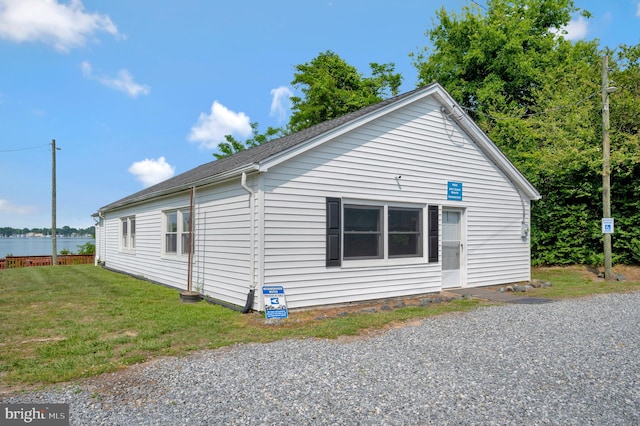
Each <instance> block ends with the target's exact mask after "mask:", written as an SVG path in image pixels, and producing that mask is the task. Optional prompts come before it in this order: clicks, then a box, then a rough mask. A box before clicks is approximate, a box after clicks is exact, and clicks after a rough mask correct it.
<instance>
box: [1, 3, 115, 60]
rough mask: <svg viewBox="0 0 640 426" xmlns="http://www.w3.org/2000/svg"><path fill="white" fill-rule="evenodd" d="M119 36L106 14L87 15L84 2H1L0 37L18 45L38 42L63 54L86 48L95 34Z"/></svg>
mask: <svg viewBox="0 0 640 426" xmlns="http://www.w3.org/2000/svg"><path fill="white" fill-rule="evenodd" d="M99 31H103V32H107V33H109V34H111V35H113V36H119V34H118V28H117V27H116V25H115V24H114V23H113V22H112V21H111V18H109V16H107V15H100V14H98V13H87V12H85V10H84V6H83V5H82V1H81V0H71V2H70V3H68V4H60V3H58V2H57V1H56V0H0V38H4V39H7V40H12V41H15V42H17V43H22V42H30V41H31V42H34V41H39V42H43V43H46V44H50V45H52V46H53V47H54V48H55V49H56V50H58V51H60V52H68V51H69V50H71V49H72V48H74V47H79V46H84V45H85V44H86V42H87V39H90V38H91V39H93V38H94V36H93V35H94V34H95V33H96V32H99Z"/></svg>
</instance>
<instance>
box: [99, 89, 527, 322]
mask: <svg viewBox="0 0 640 426" xmlns="http://www.w3.org/2000/svg"><path fill="white" fill-rule="evenodd" d="M539 198H540V195H539V194H538V192H537V191H536V189H535V188H534V187H533V186H532V185H531V184H530V183H529V182H528V181H527V180H526V179H525V178H524V176H523V175H522V174H520V172H519V171H518V170H517V169H516V168H515V167H514V166H513V165H512V164H511V163H510V162H509V161H508V160H507V158H506V157H505V156H504V155H503V154H502V153H501V152H500V150H499V149H498V148H497V147H496V146H495V145H494V143H493V142H492V141H491V140H489V138H488V137H487V136H486V135H485V134H484V133H483V132H482V131H481V130H480V129H479V128H478V126H477V125H476V124H475V123H474V122H473V121H472V120H471V119H470V118H469V116H468V115H467V114H465V113H464V111H463V110H462V109H461V107H460V106H459V105H458V104H457V103H456V102H455V101H454V100H453V98H451V96H450V95H449V94H448V93H447V92H446V91H445V90H444V89H443V88H442V86H440V85H439V84H437V83H436V84H431V85H429V86H426V87H422V88H420V89H416V90H413V91H411V92H408V93H405V94H402V95H399V96H396V97H394V98H391V99H388V100H385V101H383V102H380V103H378V104H376V105H372V106H369V107H366V108H364V109H362V110H359V111H356V112H354V113H351V114H348V115H345V116H343V117H340V118H337V119H334V120H331V121H328V122H325V123H322V124H318V125H315V126H313V127H310V128H308V129H306V130H303V131H301V132H298V133H295V134H291V135H288V136H285V137H283V138H280V139H277V140H274V141H271V142H269V143H267V144H264V145H261V146H258V147H255V148H252V149H250V150H247V151H244V152H240V153H238V154H235V155H233V156H231V157H228V158H224V159H221V160H217V161H213V162H210V163H207V164H203V165H201V166H199V167H196V168H195V169H193V170H190V171H187V172H185V173H183V174H181V175H178V176H175V177H173V178H171V179H168V180H166V181H164V182H161V183H159V184H157V185H155V186H152V187H150V188H147V189H144V190H142V191H140V192H137V193H135V194H132V195H130V196H128V197H125V198H123V199H121V200H119V201H116V202H114V203H111V204H109V205H106V206H104V207H102V208H100V209H99V210H98V212H97V213H96V214H95V215H94V216H97V217H99V223H98V225H97V226H96V239H97V241H96V258H97V260H98V259H99V261H100V262H104V263H105V265H106V267H108V268H110V269H114V270H118V271H122V272H126V273H129V274H133V275H137V276H141V277H144V278H146V279H150V280H153V281H156V282H159V283H163V284H166V285H170V286H174V287H176V288H178V289H183V290H184V289H186V288H187V286H189V287H190V289H192V290H197V291H200V292H201V293H202V294H204V295H208V296H210V297H212V298H215V299H218V300H222V301H224V302H227V303H231V304H234V305H238V306H243V305H245V304H246V303H247V301H248V304H247V305H246V306H248V307H249V308H253V309H256V310H264V304H263V301H262V297H261V296H260V294H261V287H262V286H265V285H268V286H272V285H279V286H280V285H281V286H284V289H285V293H286V298H287V303H288V307H289V308H299V307H307V306H318V305H328V304H335V303H344V302H353V301H363V300H372V299H380V298H390V297H400V296H410V295H419V294H425V293H432V292H438V291H440V290H442V289H446V288H453V287H477V286H487V285H494V284H504V283H511V282H518V281H527V280H529V279H530V246H529V228H528V224H529V217H530V202H531V200H536V199H539ZM190 224H191V226H192V227H193V228H192V230H193V232H192V238H191V241H192V247H191V250H189V241H190V230H189V226H190ZM254 289H255V290H256V291H255V295H256V297H255V299H252V297H248V294H250V293H252V294H253V292H252V291H251V290H254Z"/></svg>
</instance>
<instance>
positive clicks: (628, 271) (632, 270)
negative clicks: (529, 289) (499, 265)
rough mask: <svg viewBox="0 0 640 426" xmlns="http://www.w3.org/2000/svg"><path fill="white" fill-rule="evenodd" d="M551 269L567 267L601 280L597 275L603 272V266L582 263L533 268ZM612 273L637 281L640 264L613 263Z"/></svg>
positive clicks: (595, 279)
mask: <svg viewBox="0 0 640 426" xmlns="http://www.w3.org/2000/svg"><path fill="white" fill-rule="evenodd" d="M553 269H569V270H571V271H575V272H577V273H579V274H580V275H581V276H582V277H584V278H587V279H590V280H593V281H602V280H603V278H601V277H599V276H598V275H600V274H604V268H603V267H599V268H596V267H593V266H583V265H572V266H545V267H538V268H534V270H539V271H545V270H553ZM613 274H614V275H622V276H624V278H625V281H637V282H640V266H636V265H615V266H614V267H613Z"/></svg>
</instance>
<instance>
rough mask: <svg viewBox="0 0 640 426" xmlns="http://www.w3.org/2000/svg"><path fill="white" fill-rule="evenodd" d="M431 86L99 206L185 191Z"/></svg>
mask: <svg viewBox="0 0 640 426" xmlns="http://www.w3.org/2000/svg"><path fill="white" fill-rule="evenodd" d="M434 84H435V83H434ZM431 86H432V85H429V86H426V87H421V88H418V89H415V90H412V91H410V92H406V93H403V94H401V95H398V96H395V97H393V98H389V99H386V100H384V101H382V102H379V103H377V104H374V105H369V106H367V107H365V108H362V109H360V110H358V111H354V112H352V113H349V114H346V115H343V116H342V117H338V118H334V119H333V120H329V121H325V122H324V123H320V124H316V125H314V126H311V127H309V128H307V129H304V130H301V131H299V132H296V133H292V134H290V135H287V136H283V137H281V138H278V139H274V140H272V141H270V142H268V143H265V144H263V145H259V146H256V147H254V148H251V149H248V150H246V151H242V152H239V153H237V154H234V155H232V156H230V157H226V158H222V159H220V160H214V161H211V162H209V163H206V164H203V165H201V166H198V167H196V168H194V169H191V170H189V171H186V172H184V173H181V174H179V175H177V176H174V177H172V178H170V179H167V180H165V181H163V182H160V183H158V184H156V185H153V186H151V187H149V188H146V189H143V190H142V191H139V192H136V193H135V194H131V195H129V196H127V197H124V198H122V199H120V200H118V201H115V202H113V203H111V204H107V205H106V206H104V207H101V208H100V212H104V211H109V210H114V209H117V208H120V207H124V206H126V205H128V204H133V203H137V202H141V201H145V200H149V199H151V198H154V197H157V196H161V195H168V194H171V193H174V192H179V191H183V190H185V189H187V188H189V187H191V186H193V185H196V184H197V183H198V182H203V181H205V180H207V179H211V178H214V177H215V176H220V175H223V174H225V173H227V172H231V171H233V170H236V169H241V168H243V167H249V166H251V165H253V164H259V163H260V162H261V161H264V160H266V159H268V158H270V157H272V156H274V155H276V154H279V153H281V152H283V151H286V150H288V149H290V148H293V147H295V146H296V145H299V144H301V143H303V142H306V141H308V140H310V139H312V138H315V137H317V136H320V135H322V134H324V133H326V132H328V131H331V130H334V129H336V128H338V127H340V126H343V125H345V124H347V123H349V122H351V121H353V120H355V119H357V118H360V117H363V116H365V115H367V114H369V113H372V112H374V111H377V110H379V109H381V108H384V107H386V106H388V105H390V104H393V103H395V102H397V101H399V100H401V99H404V98H406V97H408V96H410V95H412V94H414V93H416V92H418V91H421V90H427V89H428V88H429V87H431Z"/></svg>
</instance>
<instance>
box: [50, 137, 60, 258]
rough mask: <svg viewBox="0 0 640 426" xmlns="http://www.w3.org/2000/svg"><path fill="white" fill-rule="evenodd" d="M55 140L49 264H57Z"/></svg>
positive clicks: (53, 147)
mask: <svg viewBox="0 0 640 426" xmlns="http://www.w3.org/2000/svg"><path fill="white" fill-rule="evenodd" d="M59 149H60V148H56V140H55V139H51V265H53V266H56V265H57V264H58V247H57V242H56V150H59Z"/></svg>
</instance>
